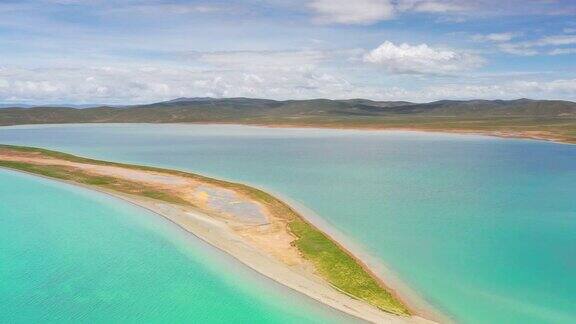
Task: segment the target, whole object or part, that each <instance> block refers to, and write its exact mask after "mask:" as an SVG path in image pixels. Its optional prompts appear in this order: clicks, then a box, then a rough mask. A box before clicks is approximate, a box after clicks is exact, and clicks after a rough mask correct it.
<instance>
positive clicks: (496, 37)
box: [472, 32, 518, 42]
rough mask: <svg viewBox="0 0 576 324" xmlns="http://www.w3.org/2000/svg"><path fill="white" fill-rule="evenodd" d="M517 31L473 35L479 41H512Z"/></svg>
mask: <svg viewBox="0 0 576 324" xmlns="http://www.w3.org/2000/svg"><path fill="white" fill-rule="evenodd" d="M517 36H518V34H517V33H510V32H508V33H492V34H486V35H481V34H476V35H474V36H472V39H473V40H475V41H479V42H485V41H489V42H508V41H511V40H512V39H513V38H515V37H517Z"/></svg>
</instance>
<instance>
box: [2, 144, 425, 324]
mask: <svg viewBox="0 0 576 324" xmlns="http://www.w3.org/2000/svg"><path fill="white" fill-rule="evenodd" d="M0 160H2V161H13V162H19V163H21V162H23V163H28V164H31V165H37V166H50V167H53V166H59V167H65V168H70V170H74V171H76V172H85V173H87V174H90V175H94V176H101V177H104V176H105V177H114V178H116V179H124V180H129V181H131V182H133V183H136V184H138V185H141V186H144V187H150V188H157V189H162V190H167V191H169V192H171V193H174V194H175V195H176V196H177V197H181V198H182V199H184V200H186V201H189V202H192V203H193V207H189V206H184V205H182V204H178V203H170V202H166V201H160V200H158V199H153V198H149V197H144V196H142V195H135V194H127V193H125V192H120V191H117V190H113V189H108V188H103V187H101V186H96V185H93V184H86V183H78V182H77V181H69V180H62V181H65V182H67V183H70V184H73V185H80V186H82V187H86V188H90V189H93V190H97V191H100V192H104V193H106V194H110V195H113V196H115V197H118V198H120V199H123V200H125V201H128V202H130V203H132V204H135V205H138V206H140V207H142V208H145V209H148V210H150V211H152V212H154V213H156V214H158V215H160V216H162V217H164V218H166V219H168V220H169V221H171V222H173V223H174V224H176V225H178V226H180V227H181V228H183V229H184V230H186V231H188V232H189V233H191V234H192V235H195V236H196V237H198V238H200V239H202V240H204V241H206V242H208V243H209V244H211V245H213V246H214V247H216V248H218V249H220V250H222V251H224V252H226V253H228V254H229V255H231V256H232V257H234V258H235V259H237V260H238V261H240V262H241V263H243V264H245V265H247V266H248V267H250V268H251V269H253V270H255V271H257V272H259V273H261V274H262V275H264V276H266V277H268V278H270V279H272V280H275V281H277V282H278V283H280V284H282V285H284V286H286V287H289V288H291V289H293V290H295V291H298V292H300V293H302V294H304V295H307V296H309V297H311V298H313V299H315V300H317V301H319V302H321V303H324V304H326V305H328V306H330V307H332V308H334V309H337V310H339V311H342V312H345V313H347V314H350V315H352V316H355V317H357V318H359V319H362V320H365V321H368V322H373V323H434V322H433V321H431V320H428V319H425V318H423V317H421V316H419V315H423V314H421V313H419V312H418V311H414V310H412V311H411V313H412V314H413V315H411V316H399V315H395V314H391V313H388V312H384V311H382V310H380V309H378V308H377V307H374V306H372V305H370V304H369V303H367V302H365V301H362V300H359V299H357V298H355V297H353V296H350V295H348V294H347V293H345V292H343V291H341V290H339V289H338V288H336V287H335V286H333V285H331V284H330V283H329V282H327V281H326V280H325V278H323V277H321V276H319V275H318V273H317V271H316V269H315V267H314V264H312V263H311V262H309V261H308V260H306V259H305V258H303V256H302V255H301V253H299V251H298V249H297V248H296V247H295V246H294V244H293V242H294V240H295V237H294V236H293V235H292V234H291V233H290V231H288V230H287V226H286V220H285V219H281V218H278V217H277V216H275V215H274V213H271V212H270V211H269V210H267V208H266V206H263V205H261V204H259V203H258V202H257V201H253V200H252V199H250V198H249V197H247V196H245V195H243V194H242V193H241V192H235V191H234V190H230V189H229V188H221V187H218V186H215V185H212V184H210V183H202V182H198V181H195V180H191V179H189V178H186V177H182V176H178V175H175V174H169V173H162V172H151V171H145V170H138V169H126V168H123V167H119V166H114V165H98V164H90V163H81V162H75V161H67V160H63V159H55V158H46V157H45V156H41V155H37V154H28V153H19V152H14V151H12V152H0ZM32 173H33V172H32ZM33 174H35V175H38V174H36V173H33ZM50 178H53V177H50ZM337 243H338V244H339V245H340V246H341V247H342V248H344V246H343V244H342V242H337ZM355 259H356V260H358V262H359V263H360V264H361V265H362V266H364V267H367V266H366V265H365V264H366V263H365V262H362V261H361V260H360V259H359V258H358V256H355ZM366 270H368V271H369V273H373V271H370V269H366ZM386 284H388V283H386ZM398 295H400V296H402V294H398ZM427 317H429V316H427Z"/></svg>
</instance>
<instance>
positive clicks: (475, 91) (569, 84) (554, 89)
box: [425, 79, 576, 100]
mask: <svg viewBox="0 0 576 324" xmlns="http://www.w3.org/2000/svg"><path fill="white" fill-rule="evenodd" d="M425 91H426V93H427V94H429V95H430V98H432V97H435V98H452V99H478V98H485V99H515V98H549V99H567V100H574V99H575V98H576V79H559V80H552V81H510V82H505V83H494V84H445V85H440V86H431V87H428V88H426V89H425Z"/></svg>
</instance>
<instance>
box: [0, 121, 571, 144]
mask: <svg viewBox="0 0 576 324" xmlns="http://www.w3.org/2000/svg"><path fill="white" fill-rule="evenodd" d="M122 124H126V125H138V124H144V125H170V124H172V125H236V126H251V127H264V128H287V129H298V128H300V129H332V130H354V131H392V132H393V131H398V132H401V131H405V132H422V133H439V134H455V135H478V136H488V137H495V138H503V139H524V140H533V141H541V142H549V143H555V144H564V145H576V139H567V138H566V137H565V136H562V135H556V134H554V133H552V132H548V131H531V130H513V131H505V130H479V129H453V128H424V127H386V126H383V127H379V126H368V125H367V126H355V125H350V126H346V125H322V124H318V125H314V124H274V123H270V124H264V123H250V122H248V123H241V122H176V123H148V122H146V123H144V122H143V123H129V122H127V123H125V122H94V123H53V124H15V125H0V128H2V127H18V126H58V125H60V126H62V125H78V126H82V125H122Z"/></svg>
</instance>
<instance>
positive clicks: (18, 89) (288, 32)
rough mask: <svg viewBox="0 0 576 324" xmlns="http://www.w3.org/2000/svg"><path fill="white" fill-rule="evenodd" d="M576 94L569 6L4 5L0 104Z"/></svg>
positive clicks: (369, 0)
mask: <svg viewBox="0 0 576 324" xmlns="http://www.w3.org/2000/svg"><path fill="white" fill-rule="evenodd" d="M195 96H212V97H238V96H245V97H260V98H273V99H305V98H321V97H322V98H335V99H340V98H358V97H361V98H369V99H377V100H410V101H417V102H424V101H432V100H439V99H471V98H484V99H514V98H522V97H528V98H535V99H564V100H576V1H572V0H570V1H568V0H565V1H562V0H532V1H530V0H508V1H503V0H499V1H494V0H477V1H471V0H445V1H442V0H354V1H352V0H293V1H288V0H246V1H232V0H229V1H224V0H223V1H184V0H127V1H106V0H36V1H31V0H28V1H27V0H19V1H6V0H3V1H1V2H0V102H4V103H10V102H20V103H32V104H39V103H77V104H81V103H111V104H124V103H126V104H130V103H144V102H154V101H161V100H166V99H173V98H176V97H195Z"/></svg>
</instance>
